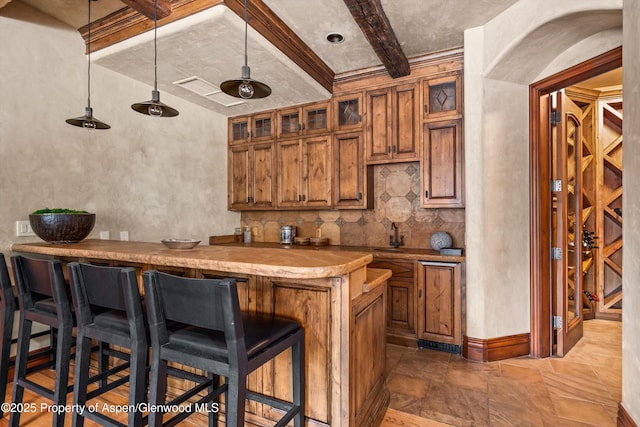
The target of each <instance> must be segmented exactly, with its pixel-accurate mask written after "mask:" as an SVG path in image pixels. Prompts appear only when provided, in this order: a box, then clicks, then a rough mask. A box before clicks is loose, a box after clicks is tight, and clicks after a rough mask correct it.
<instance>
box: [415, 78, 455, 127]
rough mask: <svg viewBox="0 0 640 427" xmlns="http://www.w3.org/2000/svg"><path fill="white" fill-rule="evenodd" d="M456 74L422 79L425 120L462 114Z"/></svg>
mask: <svg viewBox="0 0 640 427" xmlns="http://www.w3.org/2000/svg"><path fill="white" fill-rule="evenodd" d="M460 82H461V79H460V77H459V75H458V74H455V75H451V76H447V77H441V78H437V79H424V80H423V81H422V100H423V114H424V116H423V117H424V119H425V120H431V119H441V118H446V117H457V116H459V115H461V114H462V105H461V104H462V102H461V100H462V88H461V83H460Z"/></svg>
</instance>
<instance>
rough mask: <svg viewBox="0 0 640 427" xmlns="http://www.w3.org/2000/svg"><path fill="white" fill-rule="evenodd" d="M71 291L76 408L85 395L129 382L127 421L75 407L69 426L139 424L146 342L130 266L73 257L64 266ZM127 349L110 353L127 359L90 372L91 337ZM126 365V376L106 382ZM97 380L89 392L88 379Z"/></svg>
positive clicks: (101, 391) (132, 426) (94, 393)
mask: <svg viewBox="0 0 640 427" xmlns="http://www.w3.org/2000/svg"><path fill="white" fill-rule="evenodd" d="M68 269H69V277H70V281H71V295H72V297H73V304H74V307H75V312H76V318H77V323H78V331H77V338H76V367H75V390H74V393H73V403H74V408H78V407H85V406H86V403H87V401H88V400H90V399H92V398H94V397H96V396H98V395H100V394H103V393H105V392H107V391H109V390H112V389H114V388H116V387H119V386H120V385H122V384H125V383H126V382H127V381H128V382H129V405H135V406H134V408H135V410H132V411H129V412H128V424H122V423H119V422H117V421H116V420H113V419H111V418H109V417H108V416H107V415H105V414H103V413H101V412H99V411H97V412H90V411H84V413H80V412H79V411H74V412H73V425H74V426H79V427H81V426H83V425H84V419H85V418H87V419H90V420H92V421H95V422H97V423H98V424H100V425H105V426H125V425H128V426H130V427H138V426H142V425H143V415H142V411H141V409H142V407H141V406H140V404H141V403H144V402H146V373H147V372H146V367H147V354H148V347H149V343H148V340H147V333H146V327H145V319H144V312H143V310H142V301H141V298H140V294H139V293H138V283H137V280H136V271H135V269H133V268H130V267H127V268H121V267H103V266H96V265H90V264H81V263H77V262H72V263H70V264H69V265H68ZM92 339H94V340H97V341H99V342H102V343H106V344H113V345H116V346H119V347H125V348H128V349H130V354H129V355H127V354H124V353H122V352H113V350H112V352H113V355H115V356H117V357H118V358H120V359H122V360H125V362H124V363H121V364H119V365H116V366H114V367H113V368H112V369H109V370H106V371H104V372H102V373H99V374H98V375H96V376H94V377H91V378H90V377H89V368H90V366H89V365H90V362H91V340H92ZM126 368H129V375H127V376H124V377H122V378H119V379H116V380H113V381H111V382H107V381H106V380H107V379H108V377H109V376H111V375H113V374H115V373H117V372H120V371H122V370H124V369H126ZM98 380H101V383H100V384H101V385H100V387H99V388H97V389H95V390H92V391H91V392H88V386H89V384H91V383H93V382H96V381H98Z"/></svg>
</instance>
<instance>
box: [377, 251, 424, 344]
mask: <svg viewBox="0 0 640 427" xmlns="http://www.w3.org/2000/svg"><path fill="white" fill-rule="evenodd" d="M369 267H370V268H384V269H388V270H391V272H392V274H391V278H390V279H389V280H388V281H387V316H386V317H387V342H388V343H392V344H398V345H404V346H409V347H417V345H418V337H417V330H416V320H417V299H416V293H415V292H416V283H417V273H416V268H415V262H414V261H411V260H399V259H384V258H375V259H374V261H373V262H372V263H370V264H369Z"/></svg>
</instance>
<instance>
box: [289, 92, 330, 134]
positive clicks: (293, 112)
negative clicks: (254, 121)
mask: <svg viewBox="0 0 640 427" xmlns="http://www.w3.org/2000/svg"><path fill="white" fill-rule="evenodd" d="M329 106H330V104H329V101H324V102H318V103H314V104H308V105H304V106H301V107H292V108H286V109H283V110H278V113H277V115H278V138H287V137H289V136H291V137H295V136H300V135H310V134H314V133H321V132H329V131H330V130H331V123H330V118H331V113H330V108H329Z"/></svg>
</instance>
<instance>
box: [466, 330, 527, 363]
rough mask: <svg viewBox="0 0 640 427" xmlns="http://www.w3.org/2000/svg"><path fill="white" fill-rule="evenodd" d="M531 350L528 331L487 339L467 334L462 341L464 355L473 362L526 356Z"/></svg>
mask: <svg viewBox="0 0 640 427" xmlns="http://www.w3.org/2000/svg"><path fill="white" fill-rule="evenodd" d="M530 351H531V346H530V336H529V334H528V333H526V334H518V335H508V336H505V337H497V338H487V339H483V338H472V337H467V336H465V337H464V339H463V342H462V355H463V356H464V357H465V358H466V359H469V360H471V361H473V362H495V361H496V360H503V359H510V358H512V357H519V356H526V355H528V354H529V353H530Z"/></svg>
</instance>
